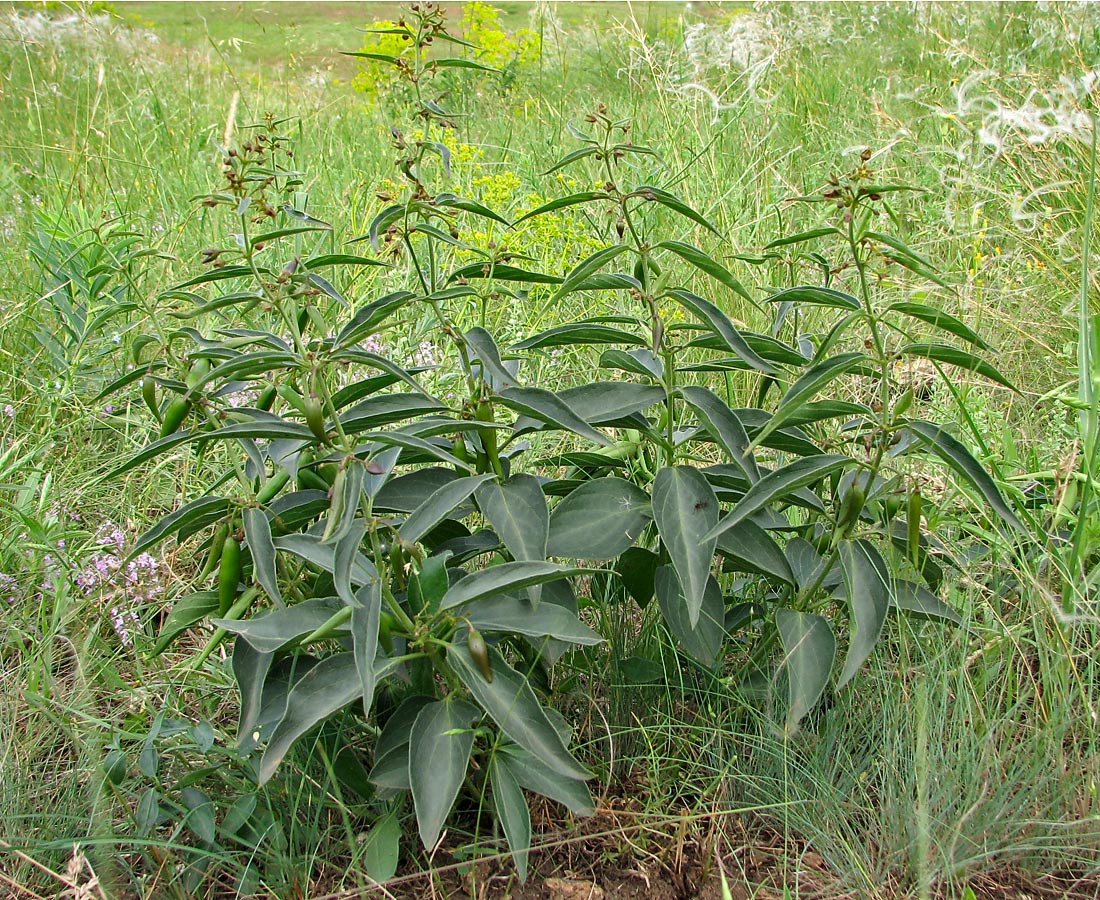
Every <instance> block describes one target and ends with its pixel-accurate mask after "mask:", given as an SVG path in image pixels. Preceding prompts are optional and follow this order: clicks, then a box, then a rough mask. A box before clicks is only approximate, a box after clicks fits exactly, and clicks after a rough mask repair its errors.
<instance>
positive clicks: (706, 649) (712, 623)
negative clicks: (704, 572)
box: [655, 566, 726, 669]
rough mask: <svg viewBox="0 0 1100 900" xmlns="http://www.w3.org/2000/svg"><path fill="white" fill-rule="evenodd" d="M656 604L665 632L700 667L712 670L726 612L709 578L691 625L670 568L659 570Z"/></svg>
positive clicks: (723, 629)
mask: <svg viewBox="0 0 1100 900" xmlns="http://www.w3.org/2000/svg"><path fill="white" fill-rule="evenodd" d="M655 583H656V590H657V603H658V604H659V605H660V607H661V614H662V615H663V616H664V617H665V622H666V623H667V624H668V628H669V631H671V632H672V634H673V636H674V637H675V638H676V639H677V640H678V641H679V642H680V643H681V644H682V645H683V647H684V649H685V650H686V651H687V652H688V654H689V655H690V656H691V657H692V658H693V659H694V660H695V661H696V662H698V663H699V664H700V665H703V666H706V667H707V668H708V669H713V668H714V666H715V665H716V663H717V662H718V652H719V651H720V650H721V649H722V639H723V638H724V637H725V635H726V629H725V618H726V610H725V606H724V604H723V603H722V591H721V590H720V589H719V587H718V582H717V581H715V580H714V578H713V577H708V578H707V582H706V585H705V588H704V590H703V603H702V606H701V608H700V611H699V617H698V619H697V621H696V622H695V624H694V625H692V624H691V622H690V621H689V619H688V608H687V603H686V601H685V599H684V595H683V591H682V590H681V589H680V579H678V578H677V577H676V571H675V570H674V569H673V568H672V566H661V568H659V569H658V570H657V577H656V581H655Z"/></svg>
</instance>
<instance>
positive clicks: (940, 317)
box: [887, 301, 993, 350]
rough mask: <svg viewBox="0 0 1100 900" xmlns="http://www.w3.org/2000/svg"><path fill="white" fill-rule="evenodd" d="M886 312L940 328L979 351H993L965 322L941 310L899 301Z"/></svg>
mask: <svg viewBox="0 0 1100 900" xmlns="http://www.w3.org/2000/svg"><path fill="white" fill-rule="evenodd" d="M887 310H892V311H894V312H900V313H904V314H905V315H907V316H912V317H913V318H914V319H919V320H920V321H922V322H927V323H928V324H929V325H934V326H935V327H936V328H940V329H942V330H944V331H946V332H948V333H950V334H953V335H954V336H955V337H957V338H962V340H964V341H966V342H967V343H970V344H973V345H974V346H975V347H977V348H978V349H979V350H992V349H993V348H992V347H990V346H989V344H987V343H986V342H985V341H983V340H982V339H981V337H980V336H979V335H978V333H977V332H976V331H974V330H973V329H972V328H971V327H970V326H969V325H967V324H966V323H965V322H963V321H961V320H960V319H956V318H955V317H954V316H953V315H951V314H950V313H946V312H944V311H943V310H942V309H937V308H936V307H934V306H928V305H927V304H924V303H910V302H907V301H900V302H898V303H891V304H890V305H889V306H888V307H887Z"/></svg>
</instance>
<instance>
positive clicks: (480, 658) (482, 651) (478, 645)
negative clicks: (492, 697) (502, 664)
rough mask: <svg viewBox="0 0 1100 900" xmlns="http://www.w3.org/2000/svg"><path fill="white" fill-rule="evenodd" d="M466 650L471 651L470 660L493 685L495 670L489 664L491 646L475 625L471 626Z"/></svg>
mask: <svg viewBox="0 0 1100 900" xmlns="http://www.w3.org/2000/svg"><path fill="white" fill-rule="evenodd" d="M466 649H467V650H469V651H470V659H472V660H473V661H474V662H475V663H477V667H478V668H479V669H481V674H482V675H484V676H485V680H486V681H488V682H489V683H490V684H492V681H493V668H492V666H491V665H490V664H489V645H488V644H486V643H485V638H483V637H482V636H481V632H480V631H478V630H477V629H476V628H474V626H473V625H471V626H470V635H469V637H467V639H466Z"/></svg>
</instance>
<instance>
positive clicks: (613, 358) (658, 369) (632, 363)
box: [600, 347, 665, 382]
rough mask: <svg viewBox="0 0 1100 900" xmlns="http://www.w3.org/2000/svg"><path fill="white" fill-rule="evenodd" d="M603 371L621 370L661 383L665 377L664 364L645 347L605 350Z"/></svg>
mask: <svg viewBox="0 0 1100 900" xmlns="http://www.w3.org/2000/svg"><path fill="white" fill-rule="evenodd" d="M600 368H601V369H619V370H621V371H623V372H631V373H632V374H634V375H641V376H642V377H643V378H650V379H652V380H654V381H657V382H661V381H663V379H664V377H665V374H664V372H665V367H664V364H663V363H662V362H661V360H660V359H658V358H657V357H656V356H654V355H653V352H652V351H651V350H649V349H647V348H645V347H640V348H639V349H637V350H604V352H603V353H602V354H600Z"/></svg>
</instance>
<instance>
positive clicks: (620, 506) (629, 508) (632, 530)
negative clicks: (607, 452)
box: [547, 477, 652, 559]
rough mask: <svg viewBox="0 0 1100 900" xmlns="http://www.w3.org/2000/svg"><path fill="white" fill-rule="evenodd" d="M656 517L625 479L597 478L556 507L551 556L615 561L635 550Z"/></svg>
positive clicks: (642, 494)
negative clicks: (643, 532)
mask: <svg viewBox="0 0 1100 900" xmlns="http://www.w3.org/2000/svg"><path fill="white" fill-rule="evenodd" d="M651 517H652V510H651V509H650V504H649V497H648V495H647V494H646V492H645V491H643V490H642V489H641V488H639V487H638V486H637V485H634V484H631V483H630V482H629V481H625V480H623V479H622V478H613V477H609V478H597V479H594V480H593V481H590V482H587V483H586V484H584V485H582V486H581V487H579V488H577V489H576V490H575V491H573V493H571V494H570V495H569V496H568V497H566V498H565V499H564V500H562V501H561V502H560V503H559V504H558V505H557V506H555V507H554V512H553V515H551V516H550V536H549V543H548V544H547V554H548V555H550V556H565V557H569V558H571V559H612V558H614V557H617V556H619V555H620V554H621V553H623V552H625V551H626V550H627V549H628V548H629V547H631V546H632V545H633V544H634V542H635V541H636V540H637V539H638V537H639V536H640V535H641V533H642V529H643V528H645V526H646V524H647V523H648V522H649V520H650V518H651Z"/></svg>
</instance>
